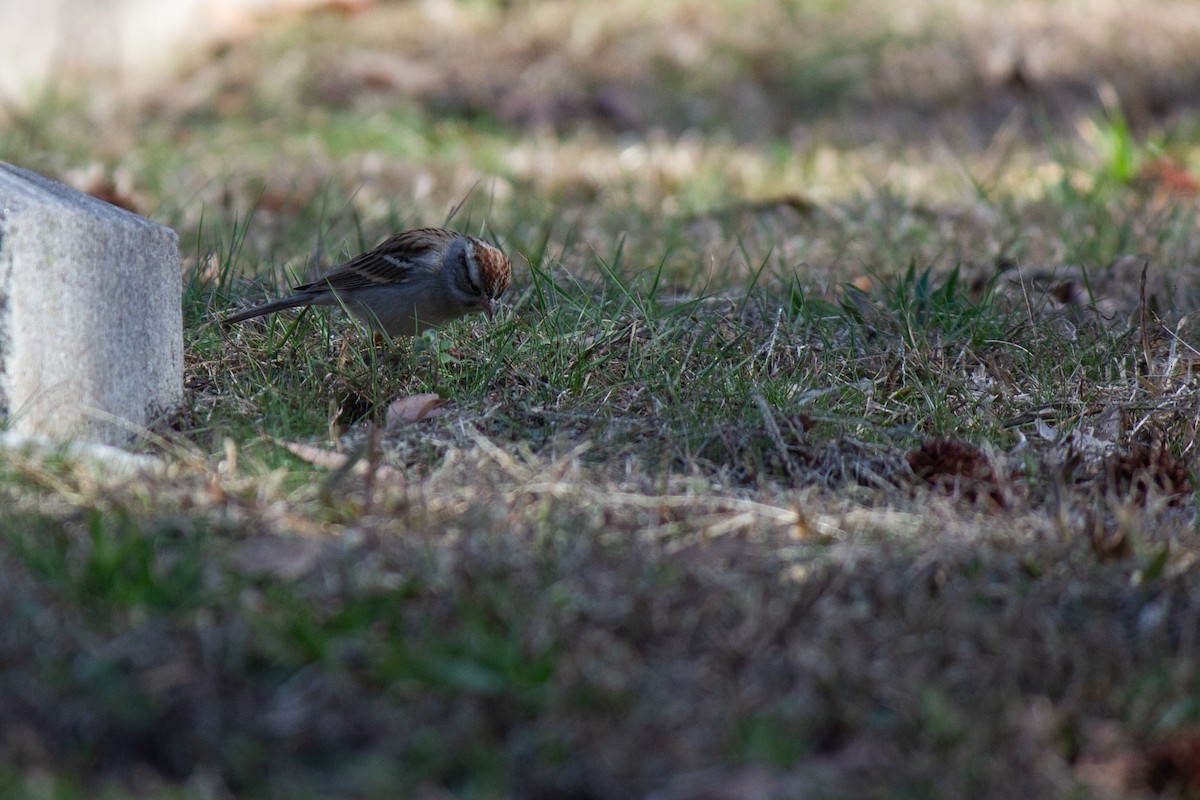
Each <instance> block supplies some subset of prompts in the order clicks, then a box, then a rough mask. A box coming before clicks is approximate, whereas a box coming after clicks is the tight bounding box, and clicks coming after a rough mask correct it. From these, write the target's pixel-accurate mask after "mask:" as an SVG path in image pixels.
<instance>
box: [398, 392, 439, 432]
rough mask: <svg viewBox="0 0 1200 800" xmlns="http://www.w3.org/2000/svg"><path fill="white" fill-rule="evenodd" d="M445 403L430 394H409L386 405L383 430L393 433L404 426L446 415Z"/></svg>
mask: <svg viewBox="0 0 1200 800" xmlns="http://www.w3.org/2000/svg"><path fill="white" fill-rule="evenodd" d="M445 406H446V401H445V399H443V398H442V397H441V396H439V395H436V394H433V393H432V392H430V393H426V394H410V395H408V396H407V397H401V398H399V399H397V400H393V401H392V402H390V403H388V407H387V416H386V418H385V421H384V430H387V431H394V430H396V429H397V428H400V427H403V426H404V425H410V424H412V423H414V422H423V421H424V420H427V419H433V418H434V417H440V416H442V415H443V414H445V413H447V411H448V409H447V408H446V407H445Z"/></svg>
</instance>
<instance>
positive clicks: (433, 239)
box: [296, 228, 454, 292]
mask: <svg viewBox="0 0 1200 800" xmlns="http://www.w3.org/2000/svg"><path fill="white" fill-rule="evenodd" d="M452 236H454V234H453V233H451V232H450V231H445V230H442V229H440V228H420V229H417V230H412V231H405V232H404V233H398V234H396V235H395V236H393V237H391V238H390V239H388V240H386V241H384V242H383V243H382V244H380V245H379V246H378V247H376V248H375V249H374V250H368V251H367V252H365V253H363V254H362V255H360V256H355V257H354V258H352V259H350V260H349V261H347V262H346V263H344V264H342V265H341V266H339V267H337V268H335V269H334V270H333V271H331V272H329V273H328V274H327V275H324V276H322V277H321V278H318V279H317V280H315V281H313V282H312V283H306V284H304V285H303V286H297V287H296V291H298V292H311V291H321V290H325V289H333V290H334V291H337V292H345V291H351V290H355V289H366V288H369V287H372V286H395V285H397V284H401V283H404V282H405V281H406V280H408V278H409V277H410V275H411V274H412V272H413V269H414V268H415V267H417V266H418V265H419V264H420V263H421V258H422V256H426V255H428V254H429V253H430V252H432V251H434V250H438V249H441V248H442V247H444V246H445V243H446V240H447V239H449V238H450V237H452ZM431 266H432V265H431Z"/></svg>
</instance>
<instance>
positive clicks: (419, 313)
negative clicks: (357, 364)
mask: <svg viewBox="0 0 1200 800" xmlns="http://www.w3.org/2000/svg"><path fill="white" fill-rule="evenodd" d="M511 280H512V264H510V263H509V261H508V257H507V256H506V255H504V253H501V252H500V251H499V250H498V249H496V248H495V247H493V246H492V245H490V244H488V243H487V242H485V241H483V240H481V239H476V238H475V237H474V236H466V235H464V234H461V233H455V232H454V231H448V230H444V229H442V228H418V229H416V230H411V231H405V232H404V233H398V234H396V235H395V236H393V237H392V238H390V239H388V240H387V241H385V242H384V243H383V244H381V245H379V246H378V247H376V248H375V249H374V250H369V251H367V252H366V253H363V254H362V255H360V256H358V257H356V258H352V259H350V260H349V261H347V262H346V263H344V264H342V265H340V266H338V267H336V268H334V269H333V271H332V272H329V273H328V274H326V275H325V276H324V277H322V278H320V279H318V280H315V281H313V282H312V283H306V284H304V285H303V286H297V287H296V288H295V290H294V291H295V292H296V293H295V294H293V295H291V296H289V297H282V298H280V299H278V300H274V301H272V302H270V303H264V304H263V305H261V306H255V307H254V308H248V309H246V310H245V311H239V312H238V313H236V314H234V315H232V316H229V317H226V318H225V319H224V320H222V324H223V325H232V324H233V323H235V322H241V321H242V320H246V319H250V318H252V317H258V316H261V315H263V314H270V313H272V312H274V311H282V310H283V309H285V308H296V307H297V306H335V305H341V306H345V307H346V308H347V309H348V310H349V311H350V312H351V313H353V314H354V315H355V316H356V317H358V318H359V319H361V320H363V321H364V322H366V323H367V324H369V325H373V326H375V327H377V328H380V329H382V330H383V331H384V332H386V333H387V335H388V336H412V335H414V334H418V333H420V332H421V331H423V330H425V329H427V328H432V327H437V326H439V325H444V324H445V323H447V322H451V321H453V320H456V319H458V318H459V317H462V316H466V315H467V314H471V313H473V312H476V311H482V312H483V313H485V314H487V315H488V317H489V318H490V317H491V316H492V301H493V300H495V299H496V298H497V297H499V296H500V295H502V294H504V290H505V289H507V288H508V284H509V282H510V281H511Z"/></svg>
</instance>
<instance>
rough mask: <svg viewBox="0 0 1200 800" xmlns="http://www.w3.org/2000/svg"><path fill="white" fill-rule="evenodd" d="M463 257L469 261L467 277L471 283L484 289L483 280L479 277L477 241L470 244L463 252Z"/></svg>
mask: <svg viewBox="0 0 1200 800" xmlns="http://www.w3.org/2000/svg"><path fill="white" fill-rule="evenodd" d="M463 259H464V260H465V261H466V262H467V277H468V278H469V279H470V281H471V283H472V284H474V285H475V286H478V287H479V288H480V290H482V289H483V281H482V280H481V279H480V277H479V262H478V261H476V260H475V242H474V241H472V242H470V243H469V244H468V246H467V250H466V252H465V253H463Z"/></svg>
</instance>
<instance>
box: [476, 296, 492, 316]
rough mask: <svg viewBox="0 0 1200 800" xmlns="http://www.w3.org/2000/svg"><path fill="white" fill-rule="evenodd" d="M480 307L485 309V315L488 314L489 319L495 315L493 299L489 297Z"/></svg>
mask: <svg viewBox="0 0 1200 800" xmlns="http://www.w3.org/2000/svg"><path fill="white" fill-rule="evenodd" d="M479 307H480V308H482V309H483V313H484V314H487V318H488V319H492V317H493V316H494V314H495V311H494V310H493V309H492V298H490V297H489V298H487V299H486V300H484V301H483V302H482V303H480V304H479Z"/></svg>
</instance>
